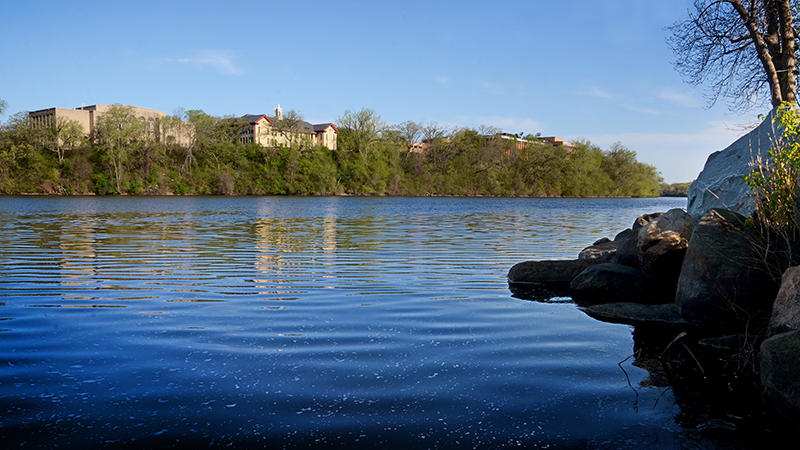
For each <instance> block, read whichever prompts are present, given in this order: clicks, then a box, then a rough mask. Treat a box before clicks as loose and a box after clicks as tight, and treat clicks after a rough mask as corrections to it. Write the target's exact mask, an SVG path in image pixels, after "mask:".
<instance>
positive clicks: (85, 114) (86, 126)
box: [28, 105, 167, 136]
mask: <svg viewBox="0 0 800 450" xmlns="http://www.w3.org/2000/svg"><path fill="white" fill-rule="evenodd" d="M112 106H114V105H91V106H81V107H79V108H74V109H68V108H48V109H40V110H38V111H32V112H29V113H28V118H29V119H30V120H31V123H32V124H33V125H34V126H53V125H55V123H56V121H57V120H58V119H59V118H61V117H63V118H65V119H69V120H74V121H76V122H78V124H80V126H81V127H82V128H83V131H84V133H85V134H86V135H87V136H92V135H93V134H94V131H95V126H96V125H97V120H98V119H99V118H100V117H101V116H102V115H103V114H105V113H106V112H108V110H109V109H111V107H112ZM126 107H128V108H131V110H132V112H133V115H134V116H135V117H137V118H139V119H140V120H143V121H146V122H147V123H148V124H150V125H152V128H151V127H148V128H149V129H150V130H152V131H155V130H156V124H157V123H158V121H159V120H160V119H162V118H164V117H165V116H166V115H167V114H166V113H164V112H161V111H156V110H154V109H147V108H141V107H139V106H130V105H126Z"/></svg>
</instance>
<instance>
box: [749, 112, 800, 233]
mask: <svg viewBox="0 0 800 450" xmlns="http://www.w3.org/2000/svg"><path fill="white" fill-rule="evenodd" d="M773 122H774V123H777V125H778V129H780V130H782V133H781V135H780V136H779V137H778V139H777V141H776V142H775V143H774V145H773V146H772V148H770V150H769V151H768V152H767V155H768V156H769V158H768V159H766V160H757V161H754V162H753V170H752V172H750V174H748V175H747V176H745V177H744V181H745V182H746V183H747V184H748V185H749V186H750V187H751V188H752V189H753V193H754V195H755V196H756V199H757V201H758V203H757V211H756V212H757V214H758V218H759V220H760V221H761V222H762V224H763V225H765V226H766V227H767V228H769V229H771V230H774V231H777V232H779V233H780V234H781V235H784V236H787V237H788V238H789V239H791V240H792V241H797V240H798V237H800V236H798V230H797V224H798V220H797V214H798V212H800V211H799V210H798V175H800V112H799V111H798V110H797V109H796V107H794V106H793V105H792V104H790V103H784V104H782V105H781V106H780V107H779V108H778V111H777V113H776V114H775V118H774V119H773Z"/></svg>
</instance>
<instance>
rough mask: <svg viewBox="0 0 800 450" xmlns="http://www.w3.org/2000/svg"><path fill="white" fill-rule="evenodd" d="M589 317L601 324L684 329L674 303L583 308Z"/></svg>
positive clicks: (618, 304)
mask: <svg viewBox="0 0 800 450" xmlns="http://www.w3.org/2000/svg"><path fill="white" fill-rule="evenodd" d="M584 311H585V312H586V314H588V315H589V316H591V317H593V318H595V319H597V320H601V321H603V322H611V323H621V324H625V325H633V326H643V327H686V326H688V325H689V324H688V323H686V321H685V320H683V318H682V317H681V313H680V310H678V307H677V305H675V304H674V303H665V304H660V305H644V304H641V303H607V304H604V305H593V306H588V307H586V308H584Z"/></svg>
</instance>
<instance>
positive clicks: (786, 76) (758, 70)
mask: <svg viewBox="0 0 800 450" xmlns="http://www.w3.org/2000/svg"><path fill="white" fill-rule="evenodd" d="M798 6H800V0H696V1H695V2H694V10H690V11H689V17H688V18H687V19H686V20H684V21H681V22H676V23H675V24H673V25H672V26H671V27H669V28H668V30H669V31H670V32H671V33H672V36H671V37H669V38H668V39H667V42H668V44H669V45H670V47H671V48H672V51H673V52H674V53H675V55H676V56H677V60H676V61H675V63H674V64H675V68H676V69H677V70H678V72H679V73H680V74H681V75H683V76H684V77H685V78H686V79H687V81H688V82H689V83H692V84H695V85H699V84H702V83H704V82H709V83H710V89H709V95H708V97H709V106H711V105H713V104H714V103H715V102H716V101H717V100H718V99H719V98H725V99H727V100H728V101H729V106H730V107H731V109H738V110H745V109H748V108H749V107H751V106H754V105H756V104H759V103H760V102H762V101H763V100H764V94H765V93H766V92H767V91H768V92H769V94H770V101H771V104H772V106H773V107H777V106H778V105H780V104H781V103H783V102H791V103H795V102H796V101H797V99H796V93H797V77H796V72H795V71H796V68H795V52H796V50H797V48H796V45H795V38H796V32H795V29H794V23H795V21H796V20H797V14H798Z"/></svg>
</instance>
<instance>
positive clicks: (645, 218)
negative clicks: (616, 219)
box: [631, 212, 664, 231]
mask: <svg viewBox="0 0 800 450" xmlns="http://www.w3.org/2000/svg"><path fill="white" fill-rule="evenodd" d="M662 214H664V213H663V212H657V213H650V214H642V215H641V216H639V217H637V218H636V220H634V221H633V226H631V229H633V230H634V231H636V230H638V229H639V228H642V227H644V226H645V225H647V224H648V223H650V222H652V221H653V220H655V219H657V218H659V217H660V216H661V215H662Z"/></svg>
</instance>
